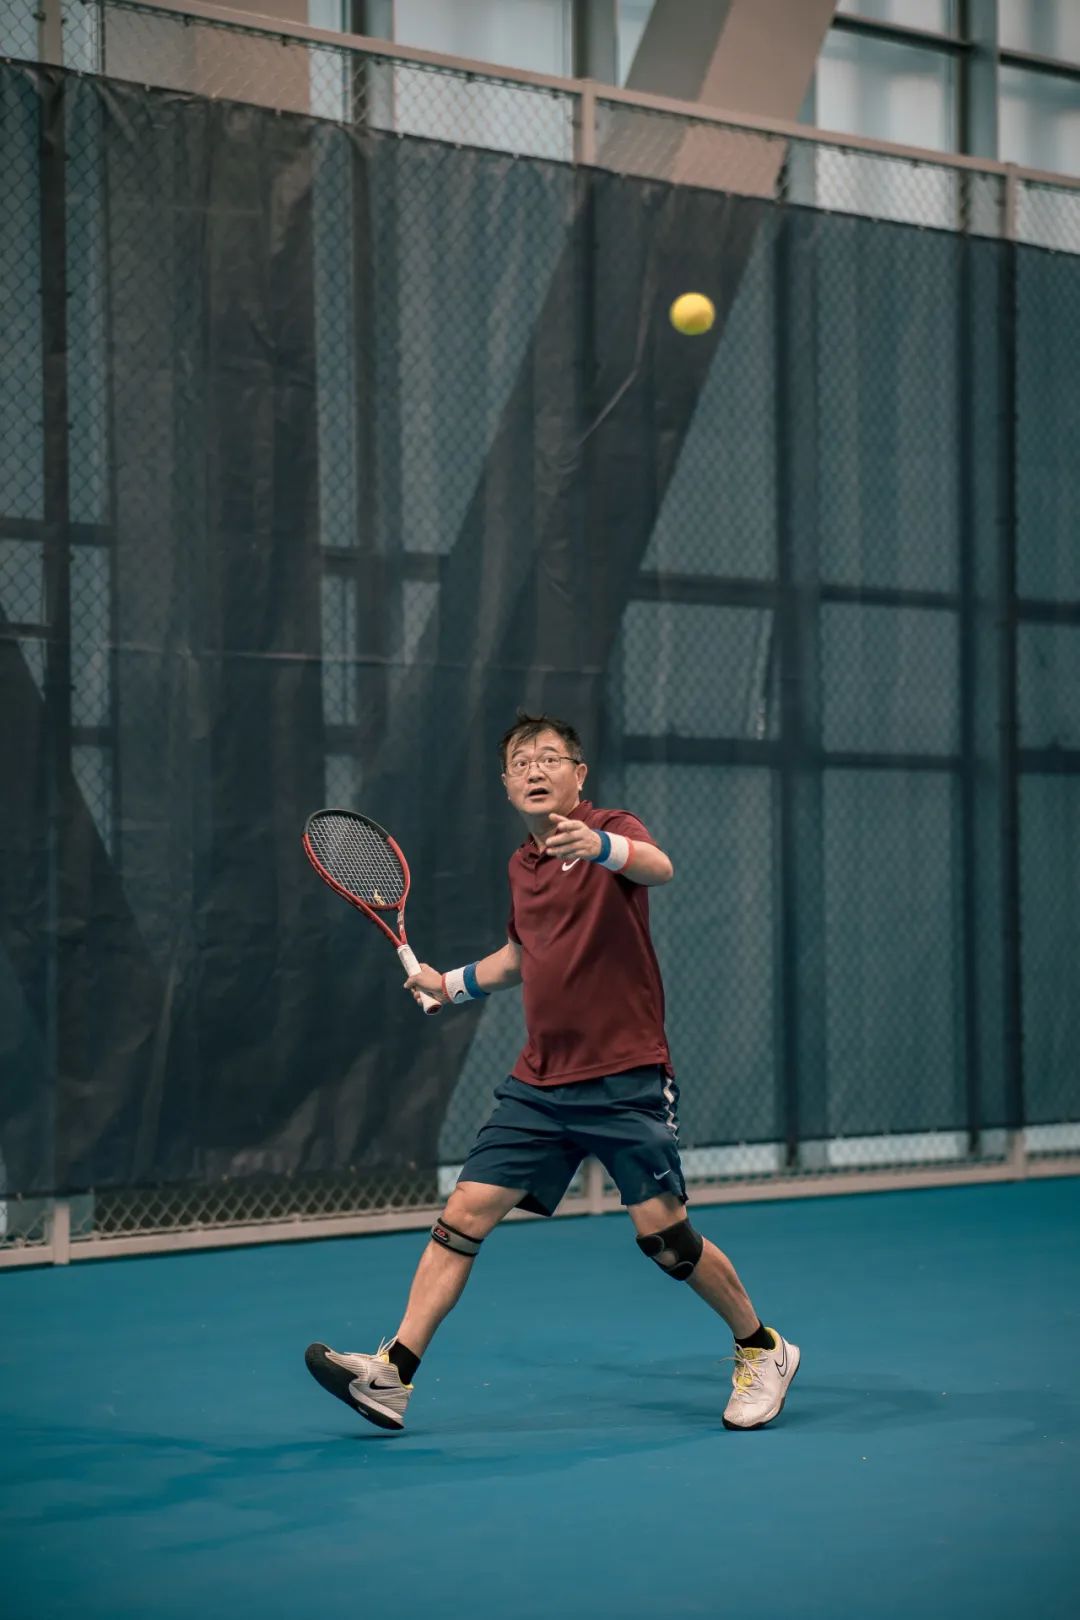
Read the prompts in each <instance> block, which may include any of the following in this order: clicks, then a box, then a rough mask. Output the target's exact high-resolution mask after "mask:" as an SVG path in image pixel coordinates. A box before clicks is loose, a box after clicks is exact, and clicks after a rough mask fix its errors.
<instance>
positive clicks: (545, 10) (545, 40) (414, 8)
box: [394, 0, 572, 75]
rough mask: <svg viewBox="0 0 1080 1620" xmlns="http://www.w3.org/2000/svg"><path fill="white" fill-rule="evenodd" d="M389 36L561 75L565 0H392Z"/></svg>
mask: <svg viewBox="0 0 1080 1620" xmlns="http://www.w3.org/2000/svg"><path fill="white" fill-rule="evenodd" d="M394 38H395V39H396V40H397V41H398V42H399V44H402V45H418V46H421V47H422V48H423V49H424V50H428V51H442V52H444V53H445V54H446V55H447V56H467V57H471V58H473V59H475V60H477V61H481V62H499V63H501V64H503V65H504V66H506V67H517V68H527V69H529V70H531V71H532V72H534V73H558V74H563V75H565V74H568V73H569V72H570V70H571V39H572V28H571V20H570V0H515V3H514V4H513V5H507V4H506V0H396V5H395V7H394Z"/></svg>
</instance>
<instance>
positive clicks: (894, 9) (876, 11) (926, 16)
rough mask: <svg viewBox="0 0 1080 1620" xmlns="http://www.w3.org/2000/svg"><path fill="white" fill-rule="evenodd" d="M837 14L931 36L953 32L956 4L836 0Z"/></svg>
mask: <svg viewBox="0 0 1080 1620" xmlns="http://www.w3.org/2000/svg"><path fill="white" fill-rule="evenodd" d="M836 9H837V11H842V12H846V14H847V15H848V16H849V17H850V16H854V17H867V18H869V19H870V20H872V21H873V22H883V23H898V24H899V25H900V27H902V28H926V29H928V30H929V31H930V32H932V33H935V34H952V33H954V32H955V31H956V0H840V4H839V5H838V6H837V8H836Z"/></svg>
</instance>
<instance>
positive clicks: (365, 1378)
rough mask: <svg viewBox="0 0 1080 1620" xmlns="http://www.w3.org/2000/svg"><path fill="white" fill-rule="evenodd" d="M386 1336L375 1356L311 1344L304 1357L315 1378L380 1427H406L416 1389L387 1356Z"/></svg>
mask: <svg viewBox="0 0 1080 1620" xmlns="http://www.w3.org/2000/svg"><path fill="white" fill-rule="evenodd" d="M393 1342H394V1341H393V1340H392V1339H385V1340H383V1341H382V1343H380V1345H379V1348H378V1349H377V1350H376V1351H375V1353H374V1355H370V1356H368V1355H364V1354H362V1353H359V1354H353V1355H344V1354H342V1353H341V1352H340V1351H338V1350H331V1349H330V1347H329V1345H326V1344H309V1345H308V1347H307V1349H306V1350H305V1351H304V1360H305V1362H306V1363H307V1370H308V1372H309V1373H310V1374H311V1376H312V1378H314V1379H315V1380H316V1382H317V1383H320V1384H321V1385H322V1387H323V1389H328V1390H329V1391H330V1393H331V1395H336V1396H337V1398H338V1400H339V1401H344V1402H345V1404H346V1406H351V1407H352V1409H353V1411H354V1412H359V1414H360V1416H361V1417H365V1418H367V1420H368V1422H369V1423H375V1424H377V1425H378V1427H379V1428H380V1429H403V1428H404V1427H405V1408H406V1407H407V1406H408V1404H409V1396H410V1395H411V1394H412V1392H413V1386H412V1385H411V1384H403V1383H402V1382H401V1374H400V1373H399V1372H398V1370H397V1368H396V1367H395V1366H394V1363H393V1362H392V1361H391V1360H390V1357H389V1356H388V1355H387V1353H386V1352H387V1348H388V1347H389V1346H390V1345H391V1344H392V1343H393Z"/></svg>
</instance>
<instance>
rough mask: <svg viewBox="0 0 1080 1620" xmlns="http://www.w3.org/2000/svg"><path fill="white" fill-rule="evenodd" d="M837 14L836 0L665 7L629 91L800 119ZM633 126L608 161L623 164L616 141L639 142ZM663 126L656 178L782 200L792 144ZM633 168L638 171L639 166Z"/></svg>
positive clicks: (655, 18)
mask: <svg viewBox="0 0 1080 1620" xmlns="http://www.w3.org/2000/svg"><path fill="white" fill-rule="evenodd" d="M834 10H835V0H656V4H655V6H654V7H653V10H652V14H651V16H650V18H649V21H648V23H647V24H646V27H645V31H644V33H643V34H642V36H641V42H640V44H639V45H638V49H637V53H636V55H635V57H634V61H633V65H632V67H631V69H630V75H629V78H628V80H627V89H629V90H640V91H644V92H647V93H649V94H651V95H662V96H673V97H677V98H678V99H679V100H682V101H699V102H701V104H702V106H706V107H719V108H722V109H724V110H725V111H728V110H730V111H731V112H735V113H749V114H753V115H756V116H758V117H774V118H785V119H794V118H796V117H797V116H798V113H799V109H800V107H801V106H802V103H803V99H804V97H805V95H806V91H807V87H808V86H809V84H810V81H811V78H812V76H813V72H814V66H815V63H816V62H817V58H818V54H819V52H820V50H821V46H822V44H823V42H824V39H825V35H826V34H827V32H828V29H829V24H830V23H831V21H832V17H833V12H834ZM627 122H628V121H627V120H626V119H619V118H616V119H615V121H614V124H615V127H614V128H613V130H612V135H611V144H609V145H607V146H606V147H605V149H604V154H603V156H602V158H601V161H605V160H607V161H609V162H611V163H612V166H617V165H616V163H615V161H614V160H615V159H616V158H617V156H618V146H617V144H616V143H617V142H619V141H620V140H625V141H626V142H629V141H631V140H632V139H633V138H634V136H633V134H632V132H631V131H630V130H629V129H628V128H626V127H625V126H626V124H627ZM654 123H655V125H656V127H655V128H654V129H653V130H651V131H650V164H649V172H650V173H653V174H657V175H658V177H660V178H664V179H668V180H676V181H680V182H682V183H683V184H687V185H703V186H715V187H717V188H719V189H721V190H731V191H739V192H743V193H745V194H750V195H755V196H772V195H773V193H774V188H775V184H776V176H777V172H778V170H779V168H780V165H781V163H782V162H783V160H784V157H785V156H786V152H787V143H786V142H785V141H782V140H778V139H776V138H775V137H768V136H755V135H751V134H749V133H747V132H746V131H730V132H729V131H724V130H717V129H715V128H706V127H699V128H696V129H695V128H686V127H679V126H678V125H677V124H676V122H675V121H674V120H672V121H671V122H670V125H669V127H668V128H667V129H664V128H663V127H662V125H661V121H660V120H658V119H657V120H654ZM620 124H622V125H623V126H624V127H622V128H620V127H619V126H620ZM638 138H639V139H640V132H639V135H638ZM628 167H630V169H631V172H633V164H632V163H631V164H628Z"/></svg>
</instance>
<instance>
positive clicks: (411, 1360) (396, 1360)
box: [386, 1339, 420, 1384]
mask: <svg viewBox="0 0 1080 1620" xmlns="http://www.w3.org/2000/svg"><path fill="white" fill-rule="evenodd" d="M386 1353H387V1355H388V1356H389V1357H390V1360H391V1361H392V1362H393V1364H394V1366H395V1367H396V1368H397V1370H398V1373H399V1374H400V1376H401V1382H402V1383H403V1384H411V1383H412V1381H413V1379H414V1378H415V1377H416V1369H417V1367H419V1365H420V1357H419V1356H414V1355H413V1353H412V1351H411V1350H409V1349H407V1348H406V1347H405V1345H403V1344H401V1343H400V1341H399V1340H397V1339H395V1340H394V1342H393V1344H391V1345H388V1346H387V1350H386Z"/></svg>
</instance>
